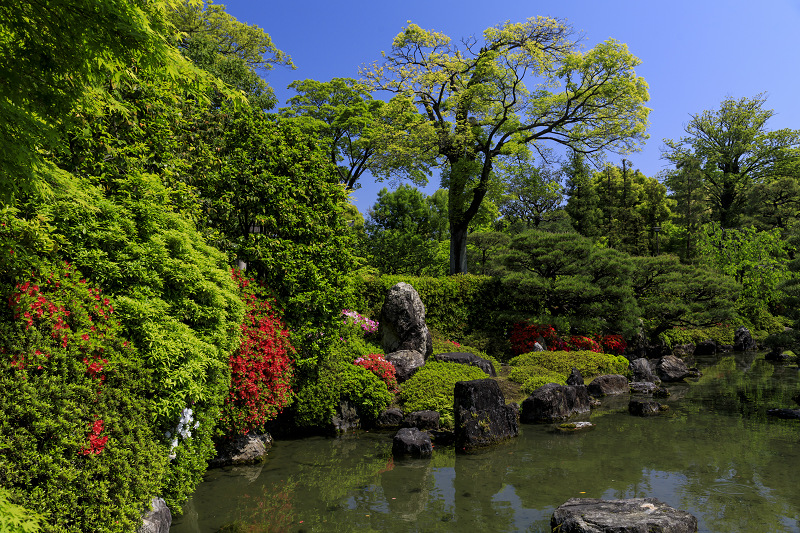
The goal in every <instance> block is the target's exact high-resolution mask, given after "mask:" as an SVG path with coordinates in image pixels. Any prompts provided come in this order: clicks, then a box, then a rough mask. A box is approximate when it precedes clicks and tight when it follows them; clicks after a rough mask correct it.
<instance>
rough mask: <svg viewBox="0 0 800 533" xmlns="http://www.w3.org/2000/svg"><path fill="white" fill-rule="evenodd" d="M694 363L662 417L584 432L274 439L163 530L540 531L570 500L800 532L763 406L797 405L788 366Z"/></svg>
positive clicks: (795, 455)
mask: <svg viewBox="0 0 800 533" xmlns="http://www.w3.org/2000/svg"><path fill="white" fill-rule="evenodd" d="M697 364H698V365H699V366H700V367H701V368H702V369H703V372H704V375H703V377H702V378H700V379H699V380H698V381H697V382H696V383H692V384H677V385H672V386H670V390H671V392H672V395H671V396H670V398H668V399H667V400H665V401H664V402H662V403H667V404H668V405H669V406H670V411H669V412H668V413H667V414H665V415H661V416H657V417H651V418H638V417H633V416H630V415H628V414H627V409H626V407H627V399H616V400H608V401H606V402H604V406H603V407H602V408H601V409H599V410H597V411H594V412H593V413H592V415H591V420H592V422H593V423H594V424H595V425H596V426H595V428H593V429H592V430H589V431H585V432H575V433H561V432H557V431H556V430H555V429H554V428H553V427H552V426H548V425H523V426H522V431H521V435H520V437H519V438H517V439H514V440H512V441H510V442H508V443H506V444H503V445H501V446H498V447H495V448H492V449H491V450H488V451H484V452H480V453H476V454H473V455H455V453H454V452H453V450H452V449H448V448H436V449H435V451H434V456H433V458H431V459H427V460H421V461H420V460H411V459H407V460H398V461H393V460H392V458H391V454H390V451H391V435H390V434H381V433H360V434H358V435H355V436H348V437H344V438H340V439H324V438H312V439H303V440H297V441H282V442H278V443H276V445H275V447H274V448H273V450H272V451H271V452H270V457H269V459H268V461H267V463H266V464H265V465H263V466H262V467H252V468H249V469H247V468H246V469H231V470H215V471H211V472H210V473H209V475H208V481H207V482H206V483H204V484H202V485H201V486H200V487H199V488H198V491H197V493H196V494H195V495H194V496H193V497H192V499H191V500H190V501H189V503H188V504H187V506H186V508H185V515H184V516H183V517H181V518H179V519H177V520H176V522H175V524H174V525H173V528H172V530H171V531H172V532H173V533H184V532H187V533H188V532H192V533H205V532H209V533H211V532H216V531H227V532H234V531H239V532H245V531H246V532H273V531H275V532H277V531H443V532H444V531H543V532H544V531H549V520H550V515H551V514H552V512H553V510H554V508H555V507H556V506H558V505H560V504H561V503H563V502H564V501H566V500H567V499H569V498H571V497H596V498H629V497H645V496H652V497H656V498H659V499H661V500H663V501H665V502H667V503H668V504H670V505H672V506H674V507H677V508H679V509H684V510H687V511H689V512H691V513H692V514H694V515H695V516H697V518H698V520H699V523H700V531H709V532H721V531H726V532H737V531H764V530H769V531H786V532H789V531H800V488H798V484H797V481H796V475H795V474H794V469H795V468H796V466H797V465H800V446H798V432H800V425H799V424H798V422H797V421H789V420H779V419H773V418H769V417H767V416H766V415H765V410H766V408H767V407H792V405H793V402H792V401H791V397H792V396H793V395H794V394H796V393H797V391H798V376H797V367H796V366H794V367H790V366H775V365H773V364H772V363H768V362H766V361H764V360H763V358H753V357H752V356H744V357H743V356H740V355H736V356H729V357H724V358H721V359H719V360H701V361H698V362H697Z"/></svg>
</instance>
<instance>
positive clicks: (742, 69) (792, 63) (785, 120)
mask: <svg viewBox="0 0 800 533" xmlns="http://www.w3.org/2000/svg"><path fill="white" fill-rule="evenodd" d="M218 3H220V4H224V5H226V6H227V11H228V13H230V14H231V15H233V16H234V17H236V18H237V19H238V20H240V21H242V22H247V23H249V24H256V25H258V26H260V27H261V28H263V29H264V30H265V31H266V32H267V33H268V34H270V36H271V37H272V39H273V41H274V42H275V45H276V46H277V47H278V48H279V49H281V50H283V51H284V52H286V53H288V54H289V55H291V56H292V59H293V60H294V63H295V65H296V66H297V70H290V69H287V68H281V67H278V68H276V69H274V70H272V71H270V72H269V73H268V74H266V75H265V79H266V80H267V82H268V83H269V84H270V85H271V86H272V87H273V89H274V90H275V92H276V94H277V95H278V99H279V101H280V102H281V105H283V103H284V102H285V101H286V100H287V99H288V98H290V97H291V96H293V95H294V91H292V90H289V89H287V86H288V85H289V84H290V83H291V82H292V81H294V80H298V79H306V78H311V79H316V80H320V81H328V80H330V79H331V78H335V77H353V78H358V70H359V67H360V66H362V65H364V64H367V63H371V62H373V61H376V60H379V59H380V58H381V51H389V49H390V47H391V42H392V39H393V38H394V36H395V35H397V33H399V32H400V31H401V30H402V28H403V27H404V26H405V25H406V21H408V20H410V21H412V22H414V23H415V24H418V25H419V26H421V27H422V28H425V29H434V30H437V31H441V32H443V33H445V34H447V35H449V36H450V37H451V38H453V39H454V40H459V39H460V38H462V37H467V36H471V35H475V36H476V37H480V36H481V34H482V32H483V30H484V29H486V28H487V27H490V26H494V25H496V24H499V23H502V22H504V21H507V20H510V21H512V22H520V21H524V20H526V19H527V18H529V17H534V16H537V15H544V16H551V17H555V18H563V19H567V21H568V22H569V23H570V24H571V25H572V26H573V28H574V29H575V30H577V31H580V32H582V33H583V35H584V41H583V42H584V45H585V47H586V48H590V47H592V46H593V45H595V44H597V43H599V42H602V41H604V40H606V39H608V38H614V39H616V40H618V41H621V42H623V43H626V44H627V45H628V47H629V49H630V51H631V52H632V53H633V54H634V55H636V56H637V57H638V58H639V59H641V60H642V64H641V65H640V66H639V67H638V68H637V69H636V72H637V74H638V75H640V76H642V77H643V78H644V79H645V80H646V81H647V83H648V85H649V87H650V101H649V103H648V104H647V105H648V107H650V108H651V109H652V111H651V113H650V129H649V134H650V139H649V141H648V142H647V143H646V145H645V147H644V149H643V150H642V151H641V152H637V153H634V154H631V155H630V156H628V157H627V159H629V160H631V161H632V162H633V166H634V167H636V168H639V169H640V170H641V171H642V172H644V173H645V174H646V175H648V176H655V175H656V174H657V173H658V172H659V171H661V170H663V169H665V168H666V167H667V163H666V161H664V160H663V159H661V150H662V148H663V139H664V138H678V137H681V136H682V135H683V134H684V132H683V128H684V126H685V125H686V123H687V122H688V121H689V120H690V118H691V117H690V114H693V113H700V112H702V111H703V110H706V109H709V110H713V109H717V108H718V107H719V104H720V102H721V101H722V100H723V99H724V98H726V97H733V98H737V99H738V98H742V97H753V96H755V95H757V94H758V93H762V92H763V93H766V94H767V96H768V99H767V103H766V107H767V108H769V109H774V110H775V112H776V115H775V117H773V118H772V120H771V121H770V122H769V123H768V127H769V128H770V129H780V128H792V129H800V102H798V100H797V95H798V94H800V90H798V89H799V87H798V82H799V81H800V68H798V67H800V65H799V64H798V53H800V0H760V1H758V2H754V1H752V0H749V1H742V0H671V1H663V0H662V1H652V0H650V1H647V0H644V1H643V0H639V1H634V0H604V1H600V0H561V1H552V0H551V1H547V2H545V1H535V0H528V1H523V0H512V1H503V0H498V1H494V2H491V1H489V2H486V1H484V2H478V1H472V0H462V1H451V0H427V1H420V0H408V1H403V2H391V1H390V2H366V1H348V0H340V1H338V2H331V1H320V0H307V1H304V0H296V1H294V2H288V1H278V2H275V1H273V2H263V1H257V0H228V1H225V0H219V2H218ZM619 159H620V156H616V155H611V156H610V160H611V161H612V162H613V161H617V162H618V161H619ZM362 180H363V181H364V183H363V187H362V188H361V189H359V190H358V191H356V192H355V193H354V194H353V196H354V202H355V204H356V205H357V206H358V208H359V210H360V211H361V212H362V213H364V214H366V211H367V209H368V208H369V207H370V206H371V205H372V204H373V203H374V202H375V198H376V196H377V192H378V190H380V188H381V187H383V186H389V184H385V183H384V184H380V183H378V184H376V183H374V182H373V181H372V180H371V179H370V178H369V177H367V176H365V177H362ZM390 188H391V187H390ZM437 188H438V180H437V178H435V177H434V178H433V179H432V181H431V183H430V185H429V186H428V187H427V188H425V191H426V193H428V194H430V193H432V192H433V191H435V190H436V189H437Z"/></svg>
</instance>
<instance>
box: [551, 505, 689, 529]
mask: <svg viewBox="0 0 800 533" xmlns="http://www.w3.org/2000/svg"><path fill="white" fill-rule="evenodd" d="M550 527H551V528H552V530H553V531H558V532H559V533H611V532H613V533H649V532H651V531H658V532H659V533H695V532H696V531H697V518H695V517H694V516H692V515H691V514H689V513H687V512H686V511H680V510H678V509H675V508H673V507H670V506H669V505H667V504H666V503H664V502H662V501H660V500H657V499H656V498H630V499H625V500H599V499H595V498H572V499H570V500H567V502H566V503H564V504H563V505H561V506H560V507H558V509H556V510H555V512H554V513H553V517H552V518H551V520H550Z"/></svg>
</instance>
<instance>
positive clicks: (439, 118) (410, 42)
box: [363, 17, 649, 273]
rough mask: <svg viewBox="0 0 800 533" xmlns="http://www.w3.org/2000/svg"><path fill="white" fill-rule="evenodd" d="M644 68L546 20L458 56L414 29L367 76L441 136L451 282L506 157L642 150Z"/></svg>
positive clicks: (507, 31)
mask: <svg viewBox="0 0 800 533" xmlns="http://www.w3.org/2000/svg"><path fill="white" fill-rule="evenodd" d="M638 64H639V60H638V59H636V58H635V57H634V56H633V55H632V54H630V52H629V51H628V49H627V47H626V46H625V45H624V44H621V43H618V42H617V41H614V40H609V41H606V42H603V43H600V44H598V45H597V46H595V47H594V48H592V49H590V50H588V51H586V52H581V51H579V50H578V44H577V42H576V41H575V40H573V39H572V29H571V28H570V27H569V26H568V25H567V24H566V23H564V22H563V21H560V20H555V19H550V18H545V17H539V18H531V19H528V20H527V21H525V22H521V23H511V22H506V23H504V24H500V25H498V26H495V27H492V28H488V29H487V30H486V31H484V33H483V43H479V42H478V39H476V38H468V39H465V40H464V41H463V42H462V44H461V45H460V46H459V45H457V44H455V43H453V42H452V41H451V39H450V38H449V37H448V36H446V35H444V34H442V33H439V32H435V31H426V30H423V29H422V28H420V27H419V26H417V25H416V24H411V23H409V25H408V26H407V27H406V28H405V29H404V30H403V31H402V32H400V33H399V34H398V35H397V37H395V39H394V41H393V43H392V50H391V52H389V53H388V54H386V55H385V60H384V62H383V64H382V65H379V64H375V65H374V66H373V67H372V68H369V69H366V70H365V71H364V72H363V74H364V75H365V76H366V77H367V79H368V80H369V82H370V83H372V85H373V87H375V88H377V89H383V90H388V91H392V92H395V93H398V94H407V95H411V96H412V97H413V99H414V103H415V104H416V105H417V108H418V110H419V113H420V114H421V115H422V116H423V117H424V119H425V120H426V121H427V124H428V127H429V129H430V130H432V131H433V134H434V135H433V136H434V138H435V139H436V143H435V149H436V150H437V152H438V155H439V157H440V160H441V161H442V163H443V164H444V165H445V166H446V169H447V171H449V180H448V181H449V187H448V189H449V196H450V198H449V218H450V232H451V248H450V272H451V273H458V272H465V271H466V236H467V228H468V227H469V224H470V222H471V221H472V219H473V217H475V215H476V214H477V212H478V209H479V208H480V205H481V203H482V202H483V200H484V198H485V196H486V193H487V191H488V190H489V187H490V181H491V180H492V179H494V174H493V172H492V171H493V168H494V164H495V162H496V160H497V158H498V157H499V156H501V155H510V154H513V153H516V152H517V151H519V150H521V149H523V148H525V147H528V146H530V147H532V149H533V150H535V151H537V152H538V153H539V154H540V155H541V154H542V148H543V143H545V142H554V143H558V144H561V145H564V146H568V147H572V148H574V149H575V150H578V151H580V152H583V153H590V154H591V153H597V152H599V151H602V150H613V149H617V150H623V151H628V150H633V149H635V148H636V147H637V146H638V143H639V142H640V141H641V140H643V139H644V138H645V137H646V135H645V129H646V127H647V116H648V113H649V110H648V109H647V108H646V107H645V105H644V104H645V102H646V101H647V100H648V98H649V97H648V94H647V85H646V83H645V82H644V80H643V79H642V78H640V77H637V76H636V73H635V71H634V68H635V67H636V65H638Z"/></svg>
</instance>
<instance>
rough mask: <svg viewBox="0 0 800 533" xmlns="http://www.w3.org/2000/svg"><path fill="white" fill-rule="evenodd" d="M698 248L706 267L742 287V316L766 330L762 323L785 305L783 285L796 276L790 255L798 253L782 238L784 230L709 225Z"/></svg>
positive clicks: (740, 303) (740, 304) (701, 237)
mask: <svg viewBox="0 0 800 533" xmlns="http://www.w3.org/2000/svg"><path fill="white" fill-rule="evenodd" d="M697 247H698V256H699V257H700V260H701V262H702V263H703V264H705V265H708V266H709V267H710V268H713V269H715V270H717V271H719V272H721V273H723V274H725V275H728V276H730V277H732V278H734V279H735V280H736V281H737V282H739V283H740V284H741V286H742V291H741V294H740V296H739V300H738V302H737V307H738V308H739V312H740V313H741V314H742V315H743V316H745V317H746V318H747V319H748V320H750V321H751V322H752V323H753V324H754V325H755V326H756V327H757V328H758V329H765V328H763V327H762V325H761V324H760V322H761V321H763V320H764V318H766V317H768V316H769V315H770V311H772V310H774V309H775V308H776V306H777V305H778V304H779V303H780V302H781V300H782V298H783V294H782V292H781V289H780V287H781V284H782V283H784V282H786V281H787V280H789V279H790V278H791V277H792V276H793V274H792V272H791V271H790V270H789V253H793V252H794V247H793V246H792V245H791V244H790V243H788V242H787V241H786V240H784V239H783V238H782V235H781V231H780V229H778V228H775V229H773V230H770V231H757V230H756V229H755V228H754V227H750V228H740V229H727V230H726V229H724V228H721V227H720V225H719V224H716V223H712V224H707V225H706V226H704V227H703V228H702V231H701V232H700V238H699V242H698V244H697ZM767 322H769V320H767Z"/></svg>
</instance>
